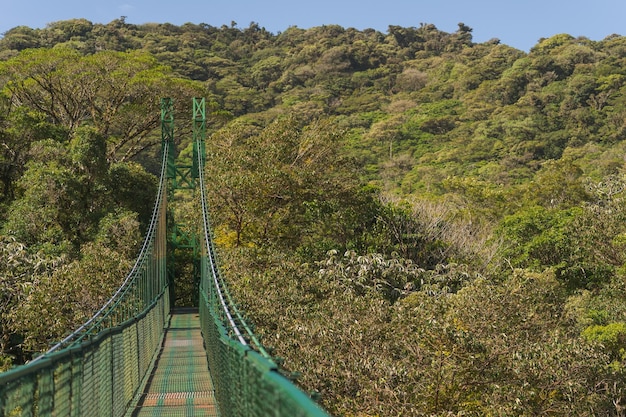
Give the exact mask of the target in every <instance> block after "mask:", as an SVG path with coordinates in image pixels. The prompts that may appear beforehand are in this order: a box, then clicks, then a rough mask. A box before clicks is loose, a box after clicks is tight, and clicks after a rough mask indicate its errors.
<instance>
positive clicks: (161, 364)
mask: <svg viewBox="0 0 626 417" xmlns="http://www.w3.org/2000/svg"><path fill="white" fill-rule="evenodd" d="M218 415H219V414H218V411H217V404H216V402H215V391H214V388H213V382H212V380H211V375H210V373H209V367H208V363H207V358H206V353H205V351H204V345H203V341H202V334H201V332H200V318H199V316H198V312H197V310H178V311H176V310H175V311H174V312H173V313H172V316H171V319H170V324H169V327H168V328H167V329H166V331H165V338H164V339H163V346H162V348H161V352H160V353H159V356H158V358H157V360H156V362H155V366H154V369H153V370H152V374H151V375H150V378H149V379H148V382H147V384H146V387H145V389H144V392H143V394H142V395H141V398H140V399H139V403H138V405H137V408H135V410H134V411H133V413H132V416H133V417H148V416H155V417H156V416H159V417H179V416H208V417H213V416H215V417H217V416H218Z"/></svg>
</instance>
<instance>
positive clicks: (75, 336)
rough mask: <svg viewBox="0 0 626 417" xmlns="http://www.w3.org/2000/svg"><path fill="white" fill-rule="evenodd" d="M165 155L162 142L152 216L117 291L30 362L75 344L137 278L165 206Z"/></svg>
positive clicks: (100, 319) (166, 150) (97, 323)
mask: <svg viewBox="0 0 626 417" xmlns="http://www.w3.org/2000/svg"><path fill="white" fill-rule="evenodd" d="M167 156H168V144H167V143H165V144H164V148H163V156H162V161H161V173H160V178H159V189H158V191H157V198H156V201H155V204H154V209H153V210H152V217H151V219H150V225H149V226H148V231H147V233H146V237H145V239H144V241H143V244H142V247H141V250H140V252H139V255H138V256H137V259H136V260H135V264H134V265H133V268H132V269H131V271H130V272H129V273H128V275H126V278H125V279H124V281H123V282H122V284H121V285H120V287H119V288H118V289H117V291H116V292H115V293H114V294H113V295H112V296H111V298H109V300H107V302H106V303H105V304H104V305H103V306H102V307H101V308H100V310H98V311H97V312H96V313H95V314H94V315H93V316H92V317H91V318H90V319H89V320H87V321H86V322H85V323H83V324H82V325H81V326H80V327H79V328H77V329H76V330H74V331H73V332H72V333H71V334H70V335H69V336H67V337H65V338H64V339H63V340H61V341H60V342H58V343H57V344H55V345H54V346H52V347H51V348H50V349H49V350H48V351H47V352H45V353H44V354H43V355H40V356H38V357H36V358H34V359H33V360H32V361H31V362H30V363H33V362H36V361H38V360H40V359H41V358H44V357H45V356H46V355H48V354H51V353H53V352H55V351H57V350H59V349H61V348H63V347H66V346H69V345H72V344H75V343H77V342H79V341H80V340H82V339H83V338H84V337H85V335H87V334H89V330H90V329H91V328H93V327H96V326H97V325H99V324H100V323H101V322H102V320H104V316H105V312H107V310H109V309H110V308H111V307H112V306H114V303H115V302H116V301H117V300H118V299H119V298H120V297H121V296H122V295H123V294H124V293H125V292H126V291H127V289H128V288H129V287H130V285H131V284H132V281H134V280H136V279H137V276H138V271H139V269H140V268H141V266H142V265H143V263H144V261H145V257H146V254H147V253H148V251H149V250H150V246H151V245H152V243H153V242H152V241H153V236H154V234H155V233H156V229H157V223H158V221H159V215H160V212H161V210H164V209H165V208H164V207H162V205H163V204H162V202H163V193H165V192H166V167H167ZM70 342H71V343H70Z"/></svg>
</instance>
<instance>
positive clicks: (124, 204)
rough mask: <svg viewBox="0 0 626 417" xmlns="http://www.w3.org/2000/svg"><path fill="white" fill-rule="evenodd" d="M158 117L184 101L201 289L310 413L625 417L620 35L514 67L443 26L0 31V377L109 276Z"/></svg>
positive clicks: (135, 231) (125, 236)
mask: <svg viewBox="0 0 626 417" xmlns="http://www.w3.org/2000/svg"><path fill="white" fill-rule="evenodd" d="M161 97H173V98H174V103H175V104H176V106H177V108H176V112H177V114H179V115H185V114H190V113H189V108H188V107H189V104H190V100H191V97H205V98H206V99H207V103H208V104H209V116H208V118H209V120H208V121H209V123H208V134H209V135H208V140H207V144H206V146H207V158H208V160H209V163H208V164H207V173H208V175H209V176H210V178H211V187H210V189H209V190H208V191H209V195H210V200H211V208H212V216H213V219H214V226H215V232H216V239H217V242H218V245H219V248H220V253H221V256H222V258H223V261H224V268H225V273H226V275H227V277H228V279H229V282H230V283H231V285H232V287H233V290H234V293H235V295H236V297H237V299H238V300H239V302H240V303H241V305H242V307H243V309H244V310H245V311H246V313H247V314H248V316H249V319H250V320H251V321H252V322H253V323H254V325H255V328H256V329H257V331H258V332H259V333H260V334H261V335H262V336H263V342H264V344H265V345H266V346H268V348H271V350H272V351H273V352H274V353H275V354H276V355H277V356H279V357H282V358H284V363H283V367H284V368H285V369H286V370H287V371H292V372H299V373H301V374H302V376H301V378H300V379H299V380H298V383H299V384H300V385H301V386H302V387H303V388H304V389H305V390H307V391H310V392H315V393H317V394H319V397H320V402H321V404H322V405H323V406H324V407H325V408H326V409H327V410H329V411H330V412H331V413H332V414H334V415H345V416H395V415H429V416H450V415H580V416H585V415H587V416H595V415H615V416H617V415H623V414H624V407H626V397H625V394H626V391H625V390H626V380H625V376H626V375H625V371H626V368H625V366H626V363H625V360H626V302H625V301H624V300H626V257H625V254H624V249H625V248H626V222H625V221H624V220H626V205H625V204H624V197H625V192H626V177H625V173H626V171H625V169H624V168H625V166H624V164H625V156H624V155H625V150H626V38H625V37H623V36H620V35H611V36H609V37H607V38H605V39H603V40H601V41H592V40H589V39H587V38H584V37H573V36H570V35H568V34H559V35H555V36H552V37H550V38H545V39H540V40H539V41H538V43H537V44H536V45H535V46H534V47H533V48H532V49H531V50H530V51H529V52H528V53H526V52H523V51H520V50H517V49H515V48H512V47H510V46H507V45H504V44H502V43H501V42H500V41H499V40H497V39H493V40H491V41H489V42H484V43H475V42H474V41H473V39H472V29H471V28H469V27H468V26H466V25H465V24H463V23H459V25H458V30H456V31H455V32H451V33H447V32H443V31H440V30H439V29H437V27H436V26H434V25H432V24H425V23H422V24H420V25H419V26H416V27H399V26H389V27H388V30H387V32H386V33H382V32H380V31H376V30H373V29H366V30H356V29H354V28H343V27H341V26H337V25H326V26H320V27H315V28H311V29H301V28H298V27H295V26H293V27H289V28H288V29H287V30H285V31H284V32H281V33H276V34H274V33H270V32H268V31H267V30H265V29H264V28H263V27H261V26H259V25H258V24H257V23H254V22H252V23H250V25H249V26H248V27H245V28H240V27H237V25H235V24H233V25H230V26H226V25H224V26H221V27H213V26H210V25H206V24H191V23H187V24H184V25H182V26H175V25H171V24H167V23H165V24H157V23H151V24H143V25H134V24H129V23H126V22H125V20H124V18H120V19H117V20H114V21H112V22H110V23H108V24H97V23H92V22H90V21H88V20H85V19H74V20H68V21H60V22H54V23H51V24H49V25H48V26H47V27H45V28H42V29H32V28H28V27H25V26H18V27H15V28H13V29H11V30H9V31H7V32H6V33H4V35H3V37H2V38H1V39H0V252H2V253H1V255H2V256H0V289H1V291H0V365H2V368H3V369H6V368H7V367H9V366H11V365H12V364H18V363H22V362H24V361H26V360H28V359H29V358H30V357H31V355H32V354H33V353H36V352H38V351H41V350H44V349H45V346H47V345H48V343H49V342H50V341H51V340H58V339H59V338H60V337H61V336H63V335H65V334H67V333H68V332H69V331H71V330H72V329H73V328H74V327H76V326H77V325H78V324H80V323H82V321H84V319H85V318H86V317H88V316H89V315H90V313H91V312H93V311H94V309H97V307H98V306H99V305H100V303H101V302H102V301H103V300H106V298H107V296H108V295H109V294H110V293H111V292H112V291H113V290H114V289H115V288H116V286H117V285H118V284H119V282H120V280H121V279H123V277H124V274H125V271H126V269H127V268H128V267H129V266H130V264H131V263H132V260H133V259H134V256H135V254H136V250H137V246H138V242H139V241H140V236H141V233H142V232H143V230H144V228H145V226H146V222H147V219H148V217H149V215H150V213H149V212H147V211H149V210H150V208H151V207H152V201H153V198H154V194H155V184H156V179H155V177H154V173H155V172H156V169H155V164H157V163H158V162H157V161H158V158H157V154H158V151H159V149H158V148H159V147H158V144H159V143H160V136H159V135H160V133H159V131H158V121H159V113H158V103H159V99H160V98H161ZM182 118H183V117H181V119H182ZM177 126H178V128H177V129H178V132H179V135H178V136H177V140H178V142H177V146H178V149H179V150H180V156H179V157H180V158H183V159H184V158H188V157H189V154H190V153H191V152H190V149H189V140H188V139H186V137H187V136H189V135H186V133H188V131H189V126H188V124H187V123H186V122H184V121H182V122H180V123H179V122H178V121H177ZM187 211H188V212H189V213H192V212H193V210H187ZM190 215H191V214H190ZM67 306H71V308H67ZM42 311H43V312H45V314H46V316H48V317H54V318H55V321H54V323H53V324H50V323H46V326H43V323H41V320H39V317H40V315H41V314H42V313H41V312H42Z"/></svg>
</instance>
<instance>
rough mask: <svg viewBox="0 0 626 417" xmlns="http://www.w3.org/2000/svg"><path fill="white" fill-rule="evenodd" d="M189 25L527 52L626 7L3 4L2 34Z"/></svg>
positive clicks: (183, 1) (625, 13) (524, 0)
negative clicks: (334, 29) (436, 32)
mask: <svg viewBox="0 0 626 417" xmlns="http://www.w3.org/2000/svg"><path fill="white" fill-rule="evenodd" d="M120 16H126V21H127V22H129V23H137V24H139V23H148V22H157V23H164V22H169V23H173V24H175V25H181V24H183V23H186V22H192V23H207V24H209V25H213V26H221V25H223V24H226V25H230V24H231V22H236V23H237V25H238V27H241V28H245V27H247V26H248V25H249V24H250V22H257V23H258V24H259V25H260V26H262V27H265V28H266V29H267V30H269V31H270V32H273V33H278V32H281V31H284V30H285V29H287V28H288V27H290V26H298V27H300V28H304V29H306V28H310V27H313V26H320V25H324V24H339V25H341V26H343V27H346V28H347V27H354V28H356V29H359V30H362V29H366V28H373V29H376V30H380V31H381V32H383V33H385V32H387V28H388V26H389V25H398V26H405V27H411V26H414V27H418V26H419V25H420V23H432V24H434V25H435V26H437V28H439V29H440V30H443V31H446V32H454V31H456V29H457V27H458V26H457V24H458V23H459V22H463V23H465V24H466V25H468V26H469V27H471V28H473V29H474V31H473V36H474V41H475V42H485V41H487V40H489V39H492V38H498V39H500V40H501V42H502V43H505V44H507V45H511V46H513V47H515V48H519V49H522V50H524V51H528V50H529V49H530V48H531V47H532V46H534V45H535V44H536V43H537V41H538V40H539V39H540V38H546V37H550V36H552V35H555V34H558V33H568V34H570V35H572V36H585V37H587V38H590V39H592V40H601V39H603V38H605V37H606V36H608V35H611V34H614V33H617V34H620V35H626V0H316V1H306V2H300V1H298V0H265V1H254V0H219V1H218V0H175V1H164V0H100V1H93V0H58V1H54V0H0V34H1V33H4V32H6V31H7V30H9V29H11V28H13V27H15V26H21V25H25V26H29V27H32V28H42V27H45V26H46V25H47V24H48V23H51V22H55V21H59V20H66V19H72V18H79V17H82V18H86V19H88V20H90V21H92V22H94V23H108V22H110V21H111V20H113V19H116V18H119V17H120Z"/></svg>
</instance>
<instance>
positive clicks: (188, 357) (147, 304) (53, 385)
mask: <svg viewBox="0 0 626 417" xmlns="http://www.w3.org/2000/svg"><path fill="white" fill-rule="evenodd" d="M172 108H173V106H172V101H171V100H170V99H163V100H162V102H161V127H162V153H161V156H162V160H161V174H160V181H159V188H158V192H157V195H156V196H155V205H154V210H153V214H152V219H151V222H150V226H149V227H148V231H147V233H146V236H145V240H144V242H143V246H142V249H141V251H140V253H139V255H138V257H137V259H136V262H135V265H134V266H133V268H132V270H131V271H130V272H129V273H128V275H127V277H126V278H125V280H124V282H123V283H122V285H121V286H120V288H119V289H118V290H117V291H116V292H115V293H114V294H113V295H112V297H111V298H110V299H109V300H108V301H107V302H106V303H105V304H104V305H103V306H102V308H101V309H100V310H99V311H98V312H97V313H96V314H95V315H94V316H93V317H92V318H90V319H89V320H88V321H87V322H85V323H84V324H83V325H82V326H80V327H79V328H78V329H76V330H75V331H74V332H73V333H72V334H71V335H70V336H68V337H66V338H65V339H63V340H61V341H59V342H58V343H57V344H55V345H54V346H53V347H52V348H51V349H50V350H49V351H48V352H46V353H45V354H43V355H41V356H39V357H37V358H35V359H34V360H32V361H31V362H30V363H28V364H26V365H23V366H20V367H17V368H14V369H12V370H10V371H7V372H5V373H2V374H0V417H12V416H33V417H35V416H70V417H74V416H85V417H94V416H111V417H121V416H150V415H154V416H162V417H170V416H171V417H173V416H242V417H249V416H259V417H264V416H275V417H279V416H285V417H299V416H301V417H305V416H311V417H316V416H327V414H326V413H325V412H324V410H322V409H321V408H320V407H319V406H318V405H317V404H316V403H315V402H314V401H313V400H312V399H311V398H310V397H309V396H308V395H307V394H305V393H304V392H303V391H301V390H300V389H299V388H298V387H296V386H295V385H294V384H293V383H292V382H291V381H290V380H289V379H288V378H286V377H285V376H283V375H282V374H281V372H280V370H279V367H278V366H277V365H276V363H275V362H274V361H273V360H272V358H271V357H270V355H268V353H267V352H266V350H265V349H264V348H263V346H262V345H261V344H260V343H259V341H258V339H257V337H256V336H255V334H254V333H253V332H252V330H251V329H250V327H249V326H248V325H247V324H246V322H245V320H244V319H243V316H242V313H241V312H240V311H239V310H238V309H237V307H236V305H235V303H234V301H233V298H232V296H231V295H230V293H229V291H228V285H227V283H226V281H225V280H224V277H223V276H222V274H221V272H220V267H219V262H218V258H217V254H216V250H215V247H214V244H213V236H212V231H211V223H210V218H209V211H208V205H207V199H206V195H205V192H206V189H207V187H208V184H207V182H206V180H205V178H204V169H203V168H204V163H205V150H204V143H205V132H206V117H205V103H204V99H194V100H193V146H194V148H193V162H192V164H191V165H186V166H185V165H182V166H177V165H176V163H175V161H174V154H175V152H174V115H173V111H172ZM182 189H189V190H194V191H193V193H194V194H195V197H196V201H197V203H196V206H197V207H196V210H198V212H199V214H200V215H201V217H202V228H201V230H199V231H198V233H187V232H184V231H183V228H182V227H181V226H180V225H176V224H175V222H174V221H173V218H172V214H171V212H170V213H169V215H168V199H172V198H173V197H174V196H175V195H176V193H175V191H176V190H182ZM168 242H169V248H168ZM172 248H173V249H181V248H183V249H185V250H189V251H191V253H192V255H193V256H192V258H193V259H195V260H196V261H195V268H194V272H193V273H192V275H196V276H197V280H196V281H197V285H196V286H197V290H196V291H195V297H194V300H195V301H197V302H196V305H195V308H194V309H187V310H178V309H176V308H174V307H175V306H174V304H173V300H174V299H175V297H173V296H172V294H173V288H174V287H175V285H176V282H177V280H178V279H179V278H180V277H177V276H173V275H172V270H173V269H172V267H171V263H172V261H173V259H172Z"/></svg>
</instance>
